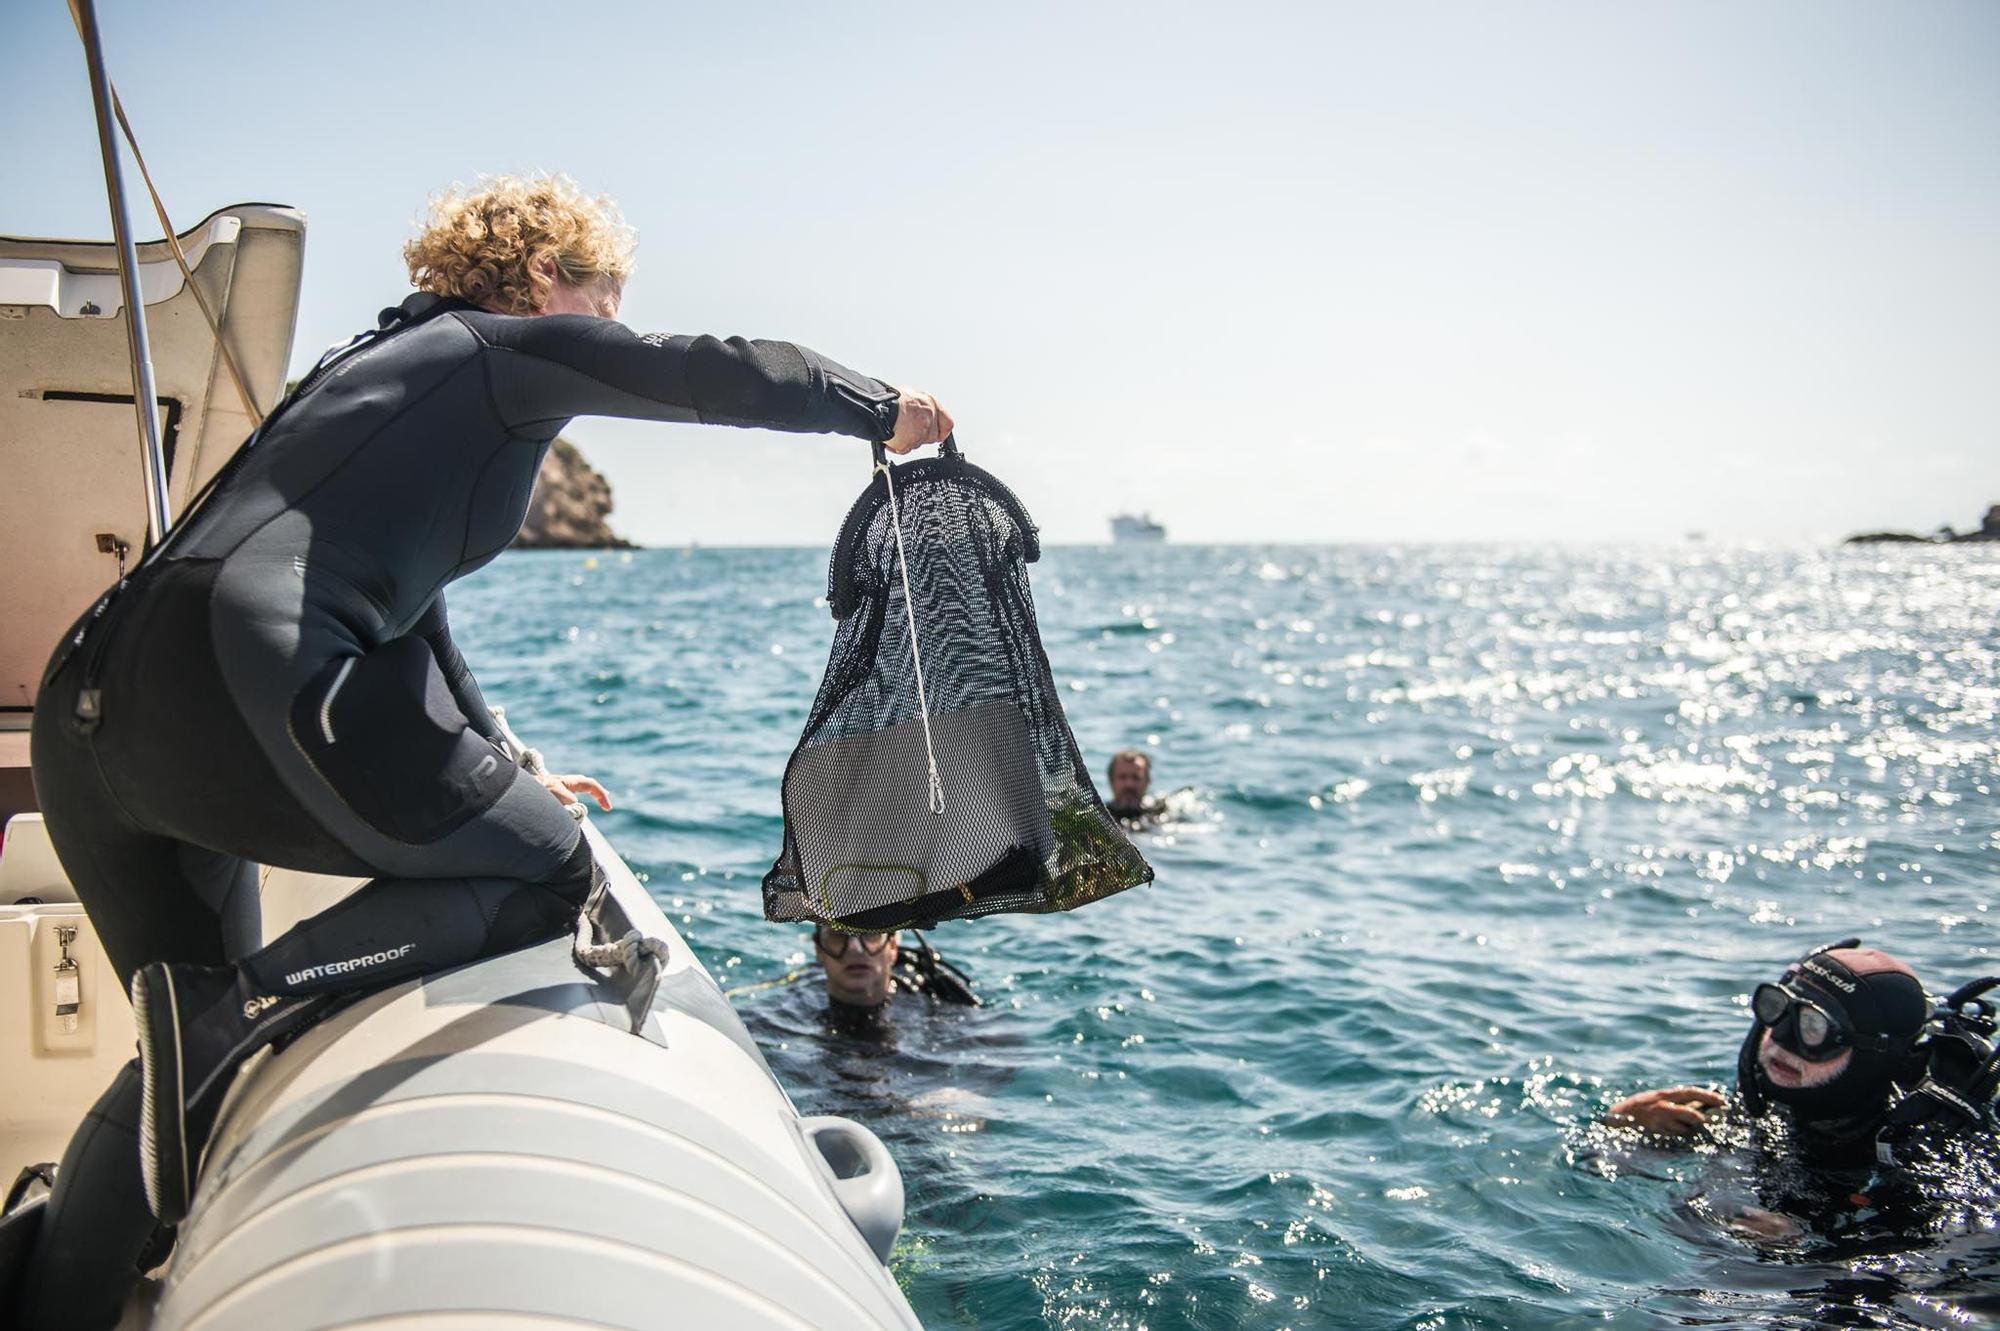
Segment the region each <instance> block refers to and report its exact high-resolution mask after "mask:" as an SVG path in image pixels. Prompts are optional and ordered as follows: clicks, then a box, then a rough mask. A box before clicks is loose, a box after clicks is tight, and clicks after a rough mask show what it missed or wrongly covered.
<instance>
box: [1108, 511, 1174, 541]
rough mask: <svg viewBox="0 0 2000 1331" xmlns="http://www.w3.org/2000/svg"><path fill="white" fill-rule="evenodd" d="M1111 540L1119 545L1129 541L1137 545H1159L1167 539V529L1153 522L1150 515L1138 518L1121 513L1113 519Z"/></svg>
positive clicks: (1144, 514)
mask: <svg viewBox="0 0 2000 1331" xmlns="http://www.w3.org/2000/svg"><path fill="white" fill-rule="evenodd" d="M1111 539H1112V541H1113V542H1114V543H1116V544H1118V545H1124V544H1125V543H1127V542H1128V541H1129V542H1131V543H1133V544H1135V545H1157V544H1158V543H1160V542H1161V541H1164V540H1166V539H1167V529H1166V528H1165V527H1162V526H1161V525H1160V524H1159V523H1157V522H1155V521H1153V516H1152V514H1150V513H1142V514H1140V515H1139V516H1138V517H1136V518H1135V517H1133V516H1132V515H1131V514H1130V513H1120V514H1119V515H1118V516H1117V517H1115V518H1113V519H1111Z"/></svg>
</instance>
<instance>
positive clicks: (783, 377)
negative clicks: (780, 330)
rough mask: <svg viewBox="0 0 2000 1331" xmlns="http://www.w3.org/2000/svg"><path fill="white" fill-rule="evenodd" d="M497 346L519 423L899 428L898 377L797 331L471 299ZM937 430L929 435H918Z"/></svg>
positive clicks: (502, 404) (512, 422) (496, 387)
mask: <svg viewBox="0 0 2000 1331" xmlns="http://www.w3.org/2000/svg"><path fill="white" fill-rule="evenodd" d="M458 318H460V319H462V320H463V321H464V322H465V324H466V326H467V327H469V328H471V329H472V330H473V332H474V333H476V334H477V335H478V336H479V337H480V339H481V340H482V341H484V342H485V343H486V344H487V346H488V347H489V348H491V349H492V357H491V360H490V362H489V363H490V366H491V370H492V373H491V375H490V380H489V382H490V383H491V385H492V391H493V401H494V406H495V408H496V409H497V410H498V411H499V413H500V416H501V418H502V419H503V420H504V421H505V422H506V424H507V426H508V427H509V428H510V429H514V430H518V431H520V432H522V433H525V434H531V435H532V434H538V433H541V432H543V431H548V432H551V433H552V432H553V431H554V430H556V429H560V428H561V426H562V424H563V423H564V422H566V421H568V420H569V419H570V418H572V417H575V416H626V417H633V418H637V419H640V420H665V421H700V422H702V423H704V424H709V425H742V426H756V427H761V428H763V429H767V430H794V431H800V432H807V433H820V434H845V435H852V436H854V437H856V438H859V439H880V440H889V439H890V438H892V437H893V436H895V435H896V434H897V430H896V426H897V416H898V397H899V394H898V392H897V390H896V389H894V388H892V387H890V386H889V385H888V384H885V383H883V382H882V381H880V380H879V379H871V378H869V377H868V376H867V375H865V374H857V373H855V372H854V371H853V370H850V369H848V368H847V367H846V366H844V365H841V364H838V363H837V362H835V361H831V360H828V359H827V358H826V357H824V356H821V355H820V354H819V353H817V352H815V351H811V350H809V349H807V348H805V347H801V346H796V345H794V344H792V343H790V342H764V341H752V340H750V339H747V338H741V337H732V338H728V339H723V338H715V337H706V336H703V337H686V336H667V335H665V334H660V333H651V334H647V335H645V336H643V337H642V336H640V335H639V334H637V333H634V332H633V331H632V330H631V329H629V328H627V327H626V326H625V325H623V324H621V323H619V322H617V321H616V320H613V319H598V318H592V317H590V316H588V315H580V314H550V315H543V316H540V317H536V318H516V317H512V316H508V315H500V314H488V313H484V312H482V311H462V312H460V313H459V315H458ZM918 442H928V441H918Z"/></svg>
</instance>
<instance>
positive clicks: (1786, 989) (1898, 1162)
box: [1606, 938, 2000, 1236]
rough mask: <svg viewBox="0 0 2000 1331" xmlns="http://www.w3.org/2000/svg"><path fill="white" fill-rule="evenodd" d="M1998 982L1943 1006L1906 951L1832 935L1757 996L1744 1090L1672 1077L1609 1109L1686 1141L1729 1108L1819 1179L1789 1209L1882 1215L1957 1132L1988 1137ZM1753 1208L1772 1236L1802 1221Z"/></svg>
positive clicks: (1633, 1123)
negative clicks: (1669, 1083)
mask: <svg viewBox="0 0 2000 1331" xmlns="http://www.w3.org/2000/svg"><path fill="white" fill-rule="evenodd" d="M1996 985H2000V978H1987V979H1982V980H1976V981H1974V982H1972V983H1971V984H1968V985H1965V986H1964V987H1962V988H1960V989H1959V990H1958V991H1957V992H1955V993H1953V994H1952V995H1951V996H1950V997H1949V998H1946V999H1943V1000H1941V1001H1940V1002H1939V1003H1938V1004H1937V1005H1936V1006H1935V1008H1934V1007H1933V1005H1932V1003H1931V1001H1930V1000H1929V999H1928V998H1927V997H1926V996H1925V993H1924V987H1923V983H1922V982H1921V981H1920V980H1919V979H1918V978H1917V974H1916V972H1915V971H1913V970H1911V969H1910V967H1909V966H1908V965H1906V964H1905V963H1904V962H1902V961H1899V960H1898V959H1897V958H1895V957H1892V956H1890V955H1889V954H1888V953H1886V952H1881V951H1878V950H1876V949H1874V948H1864V947H1862V946H1861V945H1860V940H1858V939H1853V938H1849V939H1844V940H1842V941H1841V942H1838V943H1832V944H1828V945H1827V946H1825V947H1822V948H1819V949H1817V950H1815V951H1813V952H1810V953H1808V954H1807V955H1806V956H1804V957H1801V958H1800V959H1799V960H1798V961H1796V962H1794V963H1793V964H1792V965H1791V966H1790V967H1788V968H1787V969H1786V971H1785V972H1784V974H1783V976H1781V977H1780V978H1779V980H1778V981H1777V982H1776V983H1772V984H1760V985H1758V986H1757V988H1756V991H1755V992H1754V993H1753V994H1752V996H1751V1004H1750V1006H1751V1013H1752V1015H1753V1018H1754V1020H1753V1022H1752V1025H1751V1027H1750V1031H1749V1034H1748V1035H1746V1036H1745V1037H1744V1041H1743V1046H1742V1049H1741V1051H1740V1052H1739V1054H1738V1056H1737V1080H1736V1097H1735V1099H1734V1100H1733V1101H1732V1100H1731V1099H1729V1098H1728V1097H1725V1096H1723V1095H1721V1094H1720V1093H1718V1092H1716V1091H1713V1090H1709V1089H1706V1088H1703V1087H1698V1086H1675V1087H1670V1088H1667V1089H1663V1090H1655V1091H1645V1092H1642V1093H1640V1094H1638V1095H1634V1096H1630V1097H1628V1098H1626V1099H1624V1100H1621V1101H1619V1102H1618V1103H1617V1104H1615V1105H1613V1106H1612V1107H1611V1109H1610V1110H1609V1111H1608V1113H1607V1114H1606V1119H1607V1121H1608V1122H1610V1123H1612V1124H1614V1125H1621V1126H1629V1127H1636V1128H1639V1129H1641V1130H1643V1131H1645V1132H1647V1133H1649V1134H1652V1135H1654V1136H1655V1137H1659V1138H1667V1139H1682V1140H1685V1139H1691V1138H1694V1137H1697V1136H1701V1135H1704V1134H1706V1133H1707V1131H1708V1130H1709V1128H1710V1126H1711V1125H1712V1124H1714V1123H1716V1122H1717V1121H1718V1119H1719V1116H1720V1115H1723V1114H1730V1115H1731V1116H1732V1117H1736V1118H1740V1119H1741V1120H1742V1121H1744V1122H1746V1123H1747V1124H1749V1126H1750V1127H1751V1128H1752V1129H1753V1130H1755V1132H1756V1133H1757V1135H1758V1137H1759V1139H1760V1140H1763V1141H1765V1142H1767V1143H1775V1144H1778V1145H1779V1146H1780V1147H1781V1149H1783V1150H1784V1151H1785V1152H1786V1153H1787V1154H1788V1155H1790V1156H1792V1157H1794V1158H1795V1159H1796V1160H1797V1161H1798V1163H1800V1164H1802V1165H1804V1166H1805V1167H1806V1174H1807V1175H1808V1176H1810V1177H1812V1178H1813V1179H1814V1180H1815V1181H1816V1185H1817V1186H1815V1187H1814V1188H1813V1189H1812V1192H1813V1193H1814V1196H1811V1197H1802V1196H1790V1197H1786V1198H1783V1199H1782V1201H1781V1203H1780V1204H1781V1205H1784V1206H1785V1209H1788V1210H1803V1209H1811V1210H1813V1211H1816V1212H1818V1213H1819V1218H1820V1220H1821V1222H1822V1227H1828V1226H1829V1225H1837V1224H1839V1223H1840V1222H1841V1219H1842V1216H1843V1214H1851V1213H1854V1212H1859V1211H1866V1212H1870V1213H1873V1212H1878V1211H1880V1210H1881V1209H1882V1208H1883V1206H1884V1205H1885V1204H1886V1203H1887V1199H1888V1198H1889V1197H1890V1196H1892V1195H1894V1194H1896V1193H1897V1192H1898V1191H1907V1189H1908V1184H1909V1178H1908V1175H1907V1173H1906V1167H1907V1166H1909V1165H1910V1164H1912V1163H1913V1162H1915V1161H1918V1160H1919V1159H1921V1158H1923V1157H1925V1156H1926V1155H1935V1154H1936V1153H1937V1152H1939V1151H1940V1150H1946V1149H1949V1148H1950V1146H1951V1145H1952V1144H1954V1143H1957V1144H1963V1143H1965V1142H1967V1141H1977V1142H1980V1143H1982V1144H1986V1143H1990V1141H1991V1139H1992V1136H1993V1134H1994V1130H1995V1117H1994V1114H1995V1111H1994V1092H1995V1087H1996V1084H2000V1053H1996V1051H1995V1049H1994V1044H1993V1035H1994V1027H1995V1015H1996V1009H1995V1006H1994V1004H1993V1003H1992V1002H1991V1001H1990V1000H1988V999H1986V998H1985V997H1983V995H1984V994H1985V993H1986V992H1987V991H1988V990H1990V989H1992V988H1994V987H1995V986H1996ZM1829 1203H1830V1207H1829V1205H1828V1204H1829ZM1843 1208H1845V1210H1844V1211H1843ZM1751 1219H1752V1221H1753V1223H1752V1225H1750V1226H1748V1227H1751V1228H1755V1229H1757V1230H1758V1231H1759V1232H1763V1233H1766V1234H1770V1235H1774V1236H1784V1235H1786V1234H1788V1233H1790V1232H1795V1230H1796V1226H1795V1225H1792V1224H1791V1223H1790V1222H1788V1221H1785V1220H1784V1219H1783V1217H1780V1216H1773V1215H1770V1214H1769V1213H1768V1212H1764V1213H1759V1214H1758V1215H1757V1216H1754V1217H1752V1218H1751Z"/></svg>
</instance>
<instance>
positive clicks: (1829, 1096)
mask: <svg viewBox="0 0 2000 1331" xmlns="http://www.w3.org/2000/svg"><path fill="white" fill-rule="evenodd" d="M1780 983H1781V984H1782V985H1783V986H1784V987H1785V988H1786V989H1789V990H1791V991H1792V992H1793V993H1795V994H1797V995H1799V996H1800V997H1802V998H1805V999H1808V1000H1810V1001H1811V1002H1813V1003H1815V1004H1817V1005H1819V1006H1820V1007H1822V1008H1824V1009H1826V1011H1827V1012H1828V1013H1830V1014H1832V1015H1833V1016H1834V1017H1836V1018H1837V1019H1839V1020H1840V1021H1842V1022H1844V1023H1846V1025H1847V1027H1848V1029H1849V1030H1851V1031H1852V1032H1854V1033H1855V1034H1856V1035H1859V1036H1863V1037H1875V1038H1874V1039H1870V1040H1867V1041H1866V1043H1867V1044H1869V1045H1880V1044H1883V1043H1886V1044H1887V1045H1888V1048H1880V1047H1876V1048H1868V1047H1858V1046H1857V1047H1850V1048H1849V1050H1848V1051H1847V1053H1848V1059H1849V1061H1848V1064H1847V1066H1846V1068H1844V1069H1843V1070H1842V1071H1841V1072H1840V1074H1839V1075H1838V1076H1836V1077H1834V1078H1833V1079H1832V1080H1831V1081H1828V1082H1826V1083H1824V1084H1822V1085H1819V1086H1779V1085H1776V1084H1774V1083H1773V1082H1772V1081H1771V1080H1770V1079H1769V1078H1768V1077H1766V1076H1765V1074H1764V1068H1763V1065H1762V1064H1761V1062H1760V1061H1759V1060H1758V1057H1757V1052H1758V1049H1759V1047H1760V1046H1761V1044H1762V1043H1763V1036H1764V1032H1765V1030H1766V1027H1765V1026H1764V1024H1763V1023H1762V1022H1759V1021H1754V1020H1753V1021H1752V1022H1751V1024H1750V1032H1749V1034H1748V1035H1746V1036H1745V1037H1744V1040H1743V1048H1742V1050H1741V1051H1740V1052H1739V1053H1738V1055H1737V1059H1736V1084H1737V1088H1738V1090H1739V1092H1740V1093H1741V1094H1742V1096H1743V1101H1744V1107H1745V1108H1747V1109H1748V1110H1749V1111H1750V1112H1751V1113H1752V1114H1761V1113H1763V1112H1764V1108H1765V1102H1766V1100H1774V1101H1776V1102H1778V1103H1779V1104H1782V1105H1786V1106H1788V1107H1789V1108H1791V1109H1792V1110H1793V1112H1794V1113H1796V1114H1797V1115H1798V1117H1799V1119H1800V1120H1801V1121H1802V1122H1804V1123H1808V1124H1810V1123H1814V1122H1822V1123H1824V1122H1832V1121H1838V1120H1845V1121H1849V1122H1852V1121H1854V1120H1864V1121H1867V1120H1875V1119H1879V1118H1880V1117H1881V1116H1882V1115H1884V1114H1885V1113H1886V1112H1887V1110H1888V1107H1889V1102H1890V1098H1891V1096H1892V1094H1893V1092H1894V1089H1895V1087H1894V1083H1895V1082H1896V1081H1897V1080H1898V1079H1899V1078H1902V1077H1905V1076H1906V1075H1907V1073H1908V1071H1909V1068H1908V1065H1909V1064H1910V1062H1911V1060H1912V1056H1913V1055H1914V1053H1915V1051H1916V1047H1917V1041H1918V1037H1919V1036H1921V1035H1922V1033H1923V1030H1924V1025H1925V1022H1926V1021H1927V1020H1928V1019H1929V1016H1930V1001H1929V1000H1928V999H1927V998H1925V996H1924V987H1923V983H1922V982H1921V981H1920V980H1918V979H1917V976H1916V972H1914V971H1912V970H1911V969H1910V968H1909V967H1908V966H1907V965H1905V964H1904V963H1903V962H1901V961H1898V960H1897V959H1896V958H1894V957H1892V956H1890V955H1889V954H1888V953H1886V952H1878V951H1876V950H1875V949H1873V948H1864V947H1862V946H1861V940H1860V939H1858V938H1843V939H1841V940H1840V941H1839V942H1837V943H1828V944H1827V945H1825V946H1824V947H1820V948H1816V949H1814V950H1813V951H1811V952H1808V953H1807V954H1806V955H1805V956H1803V957H1801V958H1799V959H1798V960H1797V961H1795V962H1793V963H1792V964H1791V966H1789V967H1788V968H1787V969H1786V971H1785V974H1784V977H1783V979H1782V980H1781V981H1780ZM1779 1042H1780V1045H1781V1047H1782V1046H1783V1043H1784V1041H1783V1038H1782V1036H1781V1037H1779ZM1792 1052H1798V1051H1796V1050H1794V1051H1792Z"/></svg>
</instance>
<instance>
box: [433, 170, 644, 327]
mask: <svg viewBox="0 0 2000 1331" xmlns="http://www.w3.org/2000/svg"><path fill="white" fill-rule="evenodd" d="M632 248H633V236H632V231H631V228H629V227H628V226H626V225H625V222H624V220H623V219H622V218H621V217H620V216H619V214H618V208H617V206H616V205H615V204H613V203H612V202H611V200H609V199H607V198H602V197H598V198H592V197H591V196H589V195H587V194H585V193H584V192H583V191H582V190H581V189H579V188H578V187H577V184H576V182H575V181H573V180H571V179H570V178H569V177H568V176H542V177H537V178H534V179H525V180H524V179H520V178H518V177H514V176H489V177H486V178H484V179H482V180H481V181H480V182H479V184H478V186H477V187H475V188H473V189H469V190H467V189H453V190H451V191H449V192H447V193H445V194H442V195H440V196H438V197H437V198H435V199H433V200H432V201H431V215H430V217H429V219H428V220H427V221H426V222H425V223H424V226H423V230H422V231H420V232H419V233H418V234H417V237H416V239H414V240H412V241H411V242H410V243H409V244H407V245H405V246H404V247H403V259H404V261H405V262H406V263H408V264H409V267H410V281H411V282H412V283H413V284H414V285H415V286H416V288H417V290H419V291H428V292H431V293H433V294H435V295H439V296H451V297H456V298H457V299H459V300H465V301H470V302H471V303H473V304H474V305H477V306H479V307H481V308H482V309H487V310H491V311H492V312H494V313H495V314H587V315H595V316H597V317H600V318H605V319H615V318H617V317H618V304H619V300H620V298H621V297H622V296H623V295H624V292H625V279H626V278H627V277H629V276H631V273H632Z"/></svg>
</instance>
